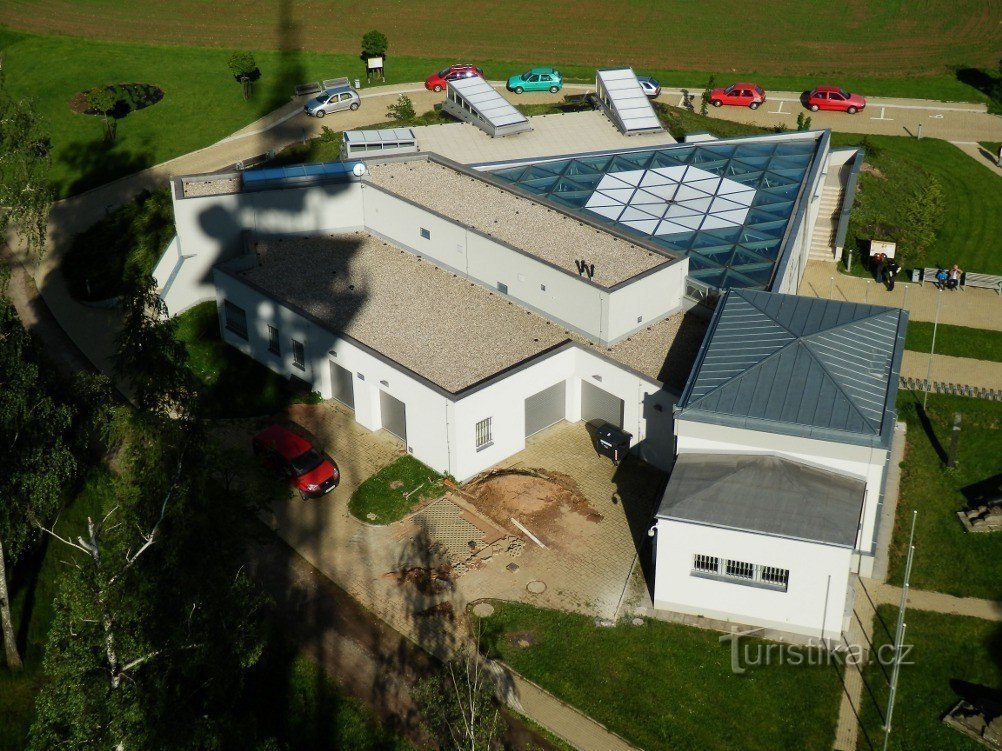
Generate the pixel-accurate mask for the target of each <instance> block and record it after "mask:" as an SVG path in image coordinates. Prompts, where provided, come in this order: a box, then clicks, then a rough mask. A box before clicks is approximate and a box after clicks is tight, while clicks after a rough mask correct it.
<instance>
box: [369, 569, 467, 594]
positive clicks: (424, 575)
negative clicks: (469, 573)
mask: <svg viewBox="0 0 1002 751" xmlns="http://www.w3.org/2000/svg"><path fill="white" fill-rule="evenodd" d="M383 576H384V577H386V578H390V579H393V580H394V581H396V583H397V585H398V586H400V587H403V586H404V585H410V586H413V587H414V588H415V589H416V590H417V591H418V592H420V593H421V594H423V595H435V594H440V593H442V592H446V591H448V590H450V589H452V566H450V565H449V564H447V563H443V564H442V565H441V566H436V567H435V568H422V567H420V566H416V567H414V568H407V569H402V570H400V571H389V572H387V573H385V574H383Z"/></svg>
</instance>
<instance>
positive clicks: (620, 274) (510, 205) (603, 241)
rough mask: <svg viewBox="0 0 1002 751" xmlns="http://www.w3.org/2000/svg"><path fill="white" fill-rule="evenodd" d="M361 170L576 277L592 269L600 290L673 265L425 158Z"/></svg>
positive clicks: (377, 181) (392, 189) (379, 183)
mask: <svg viewBox="0 0 1002 751" xmlns="http://www.w3.org/2000/svg"><path fill="white" fill-rule="evenodd" d="M366 166H367V167H368V170H369V172H368V180H369V182H371V183H372V184H373V185H377V186H379V187H380V188H384V189H386V190H388V191H389V192H391V193H394V194H396V195H398V196H400V197H401V198H406V199H408V200H410V201H413V202H414V203H417V204H420V205H422V206H424V207H426V208H428V209H430V210H431V211H435V212H437V213H439V214H442V215H443V216H446V217H449V218H450V219H452V220H454V221H457V222H460V223H461V224H464V225H466V226H468V227H472V228H473V229H475V230H477V231H479V232H481V233H483V234H485V235H489V236H491V237H494V238H497V239H498V240H501V241H502V242H505V243H507V244H509V245H511V246H513V247H515V248H518V249H519V250H522V251H524V252H526V253H527V254H529V255H531V256H535V257H537V258H539V259H541V260H543V261H546V262H548V263H551V264H553V265H554V266H557V267H559V268H561V269H564V270H565V271H567V272H569V273H571V274H573V275H575V276H577V275H578V270H577V267H576V266H575V262H577V261H579V260H582V259H583V260H587V262H588V263H590V264H594V265H595V276H594V277H593V278H592V281H594V282H595V283H597V284H600V285H602V286H605V287H611V286H613V285H616V284H619V283H620V282H624V281H626V280H627V279H630V278H632V277H634V276H636V275H637V274H641V273H643V272H644V271H647V270H649V269H652V268H654V267H656V266H661V265H663V264H665V263H673V262H675V260H674V259H671V258H669V257H667V256H665V255H662V254H660V253H655V252H654V251H652V250H648V249H646V248H642V247H640V246H639V245H635V244H633V243H631V242H630V241H628V240H623V239H620V238H618V237H615V236H613V235H611V234H609V233H608V232H607V231H605V230H600V229H597V228H595V227H592V226H590V225H588V224H585V223H584V222H581V221H578V220H577V219H573V218H571V217H569V216H566V215H565V214H562V213H561V212H559V211H557V210H556V209H551V208H547V207H546V206H543V205H542V204H539V203H537V202H536V201H532V200H530V199H528V198H523V197H521V196H518V195H516V194H515V193H512V192H511V191H509V190H505V189H504V188H500V187H497V186H496V185H492V184H491V183H489V182H487V181H486V180H483V179H481V178H479V177H474V176H471V175H468V174H465V173H462V172H459V171H457V170H455V169H453V168H451V167H448V166H446V165H443V164H439V163H437V162H433V161H430V160H428V159H416V160H411V161H403V162H389V163H383V164H378V163H370V164H367V165H366Z"/></svg>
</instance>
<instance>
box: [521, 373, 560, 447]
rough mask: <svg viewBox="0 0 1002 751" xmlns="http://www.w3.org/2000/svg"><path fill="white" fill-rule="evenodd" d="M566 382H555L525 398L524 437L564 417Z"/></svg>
mask: <svg viewBox="0 0 1002 751" xmlns="http://www.w3.org/2000/svg"><path fill="white" fill-rule="evenodd" d="M566 394H567V384H566V382H564V381H561V382H560V383H555V384H553V385H552V386H550V388H548V389H543V390H542V391H540V392H539V393H538V394H533V395H532V396H530V397H529V398H528V399H526V400H525V437H526V438H528V437H529V436H531V435H532V434H533V433H538V432H539V431H540V430H542V429H543V428H548V427H550V426H551V425H553V424H554V423H558V422H560V421H561V420H563V419H564V408H565V407H566V406H567V405H566V401H565V400H566Z"/></svg>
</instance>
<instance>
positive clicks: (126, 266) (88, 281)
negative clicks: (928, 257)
mask: <svg viewBox="0 0 1002 751" xmlns="http://www.w3.org/2000/svg"><path fill="white" fill-rule="evenodd" d="M173 236H174V208H173V206H172V205H171V199H170V192H169V191H168V190H167V188H164V189H163V190H158V191H157V192H156V193H150V192H148V191H144V192H143V193H140V194H139V195H138V196H137V197H136V198H135V199H134V200H132V201H130V202H129V203H127V204H125V205H124V206H121V207H119V208H118V209H116V210H115V211H113V212H111V213H110V214H109V215H108V216H106V217H104V218H102V219H100V220H98V221H97V223H95V224H94V225H92V226H91V227H90V228H89V229H87V230H85V231H84V232H81V233H80V234H78V235H77V236H76V237H75V238H74V240H73V243H72V244H71V245H70V247H69V249H68V250H67V252H66V258H65V260H64V261H63V263H62V267H61V268H62V271H63V274H64V275H65V276H66V283H67V285H68V286H69V289H70V292H71V293H72V294H73V296H74V297H76V298H77V299H81V300H105V299H108V298H111V297H118V296H119V295H121V294H123V293H124V291H125V288H126V282H127V281H128V280H129V279H134V278H136V277H137V276H139V275H146V274H152V273H153V268H154V267H155V266H156V264H157V261H159V260H160V256H161V255H163V252H164V249H165V248H166V247H167V244H168V243H169V242H170V240H171V238H172V237H173Z"/></svg>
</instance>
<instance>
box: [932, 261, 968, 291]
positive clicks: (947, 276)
mask: <svg viewBox="0 0 1002 751" xmlns="http://www.w3.org/2000/svg"><path fill="white" fill-rule="evenodd" d="M963 273H964V270H963V269H962V268H960V267H959V266H957V264H953V268H951V269H950V270H949V271H947V270H946V269H937V270H936V289H949V290H954V289H956V288H957V287H959V286H960V277H961V276H962V275H963Z"/></svg>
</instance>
